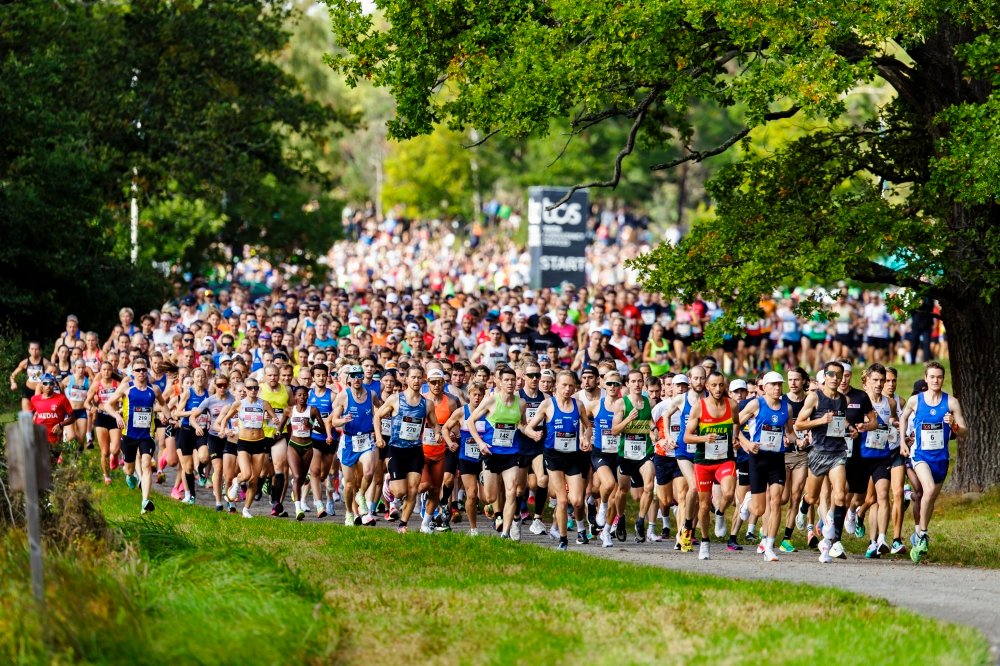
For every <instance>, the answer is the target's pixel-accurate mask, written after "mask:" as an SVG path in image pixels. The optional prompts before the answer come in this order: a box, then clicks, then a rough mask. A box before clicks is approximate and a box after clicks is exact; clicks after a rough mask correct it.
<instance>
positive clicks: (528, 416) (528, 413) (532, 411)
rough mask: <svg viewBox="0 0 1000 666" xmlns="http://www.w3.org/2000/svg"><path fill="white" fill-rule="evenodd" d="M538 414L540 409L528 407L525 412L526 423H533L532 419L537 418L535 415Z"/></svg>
mask: <svg viewBox="0 0 1000 666" xmlns="http://www.w3.org/2000/svg"><path fill="white" fill-rule="evenodd" d="M537 413H538V407H528V408H526V409H525V410H524V418H525V421H526V422H528V423H531V419H533V418H535V414H537Z"/></svg>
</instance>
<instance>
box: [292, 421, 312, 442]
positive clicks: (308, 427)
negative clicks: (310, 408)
mask: <svg viewBox="0 0 1000 666" xmlns="http://www.w3.org/2000/svg"><path fill="white" fill-rule="evenodd" d="M311 433H312V419H311V418H310V417H308V416H293V417H292V437H298V438H299V439H307V438H308V437H309V436H310V434H311Z"/></svg>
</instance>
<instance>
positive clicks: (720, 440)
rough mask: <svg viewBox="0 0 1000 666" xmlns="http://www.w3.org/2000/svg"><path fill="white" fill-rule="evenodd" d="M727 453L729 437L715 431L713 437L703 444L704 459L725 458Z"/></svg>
mask: <svg viewBox="0 0 1000 666" xmlns="http://www.w3.org/2000/svg"><path fill="white" fill-rule="evenodd" d="M728 455H729V437H727V436H726V435H725V434H723V433H717V434H716V435H715V439H714V440H712V441H710V442H708V443H706V444H705V460H725V459H726V458H727V457H728Z"/></svg>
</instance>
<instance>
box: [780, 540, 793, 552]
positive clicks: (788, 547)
mask: <svg viewBox="0 0 1000 666" xmlns="http://www.w3.org/2000/svg"><path fill="white" fill-rule="evenodd" d="M778 550H780V551H781V552H783V553H794V552H795V546H793V545H792V542H791V541H789V540H788V539H782V540H781V543H780V544H779V545H778Z"/></svg>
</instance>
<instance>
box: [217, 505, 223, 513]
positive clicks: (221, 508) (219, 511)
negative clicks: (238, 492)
mask: <svg viewBox="0 0 1000 666" xmlns="http://www.w3.org/2000/svg"><path fill="white" fill-rule="evenodd" d="M224 508H225V507H224V506H223V505H221V504H216V505H215V511H216V512H217V513H222V511H223V509H224Z"/></svg>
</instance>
